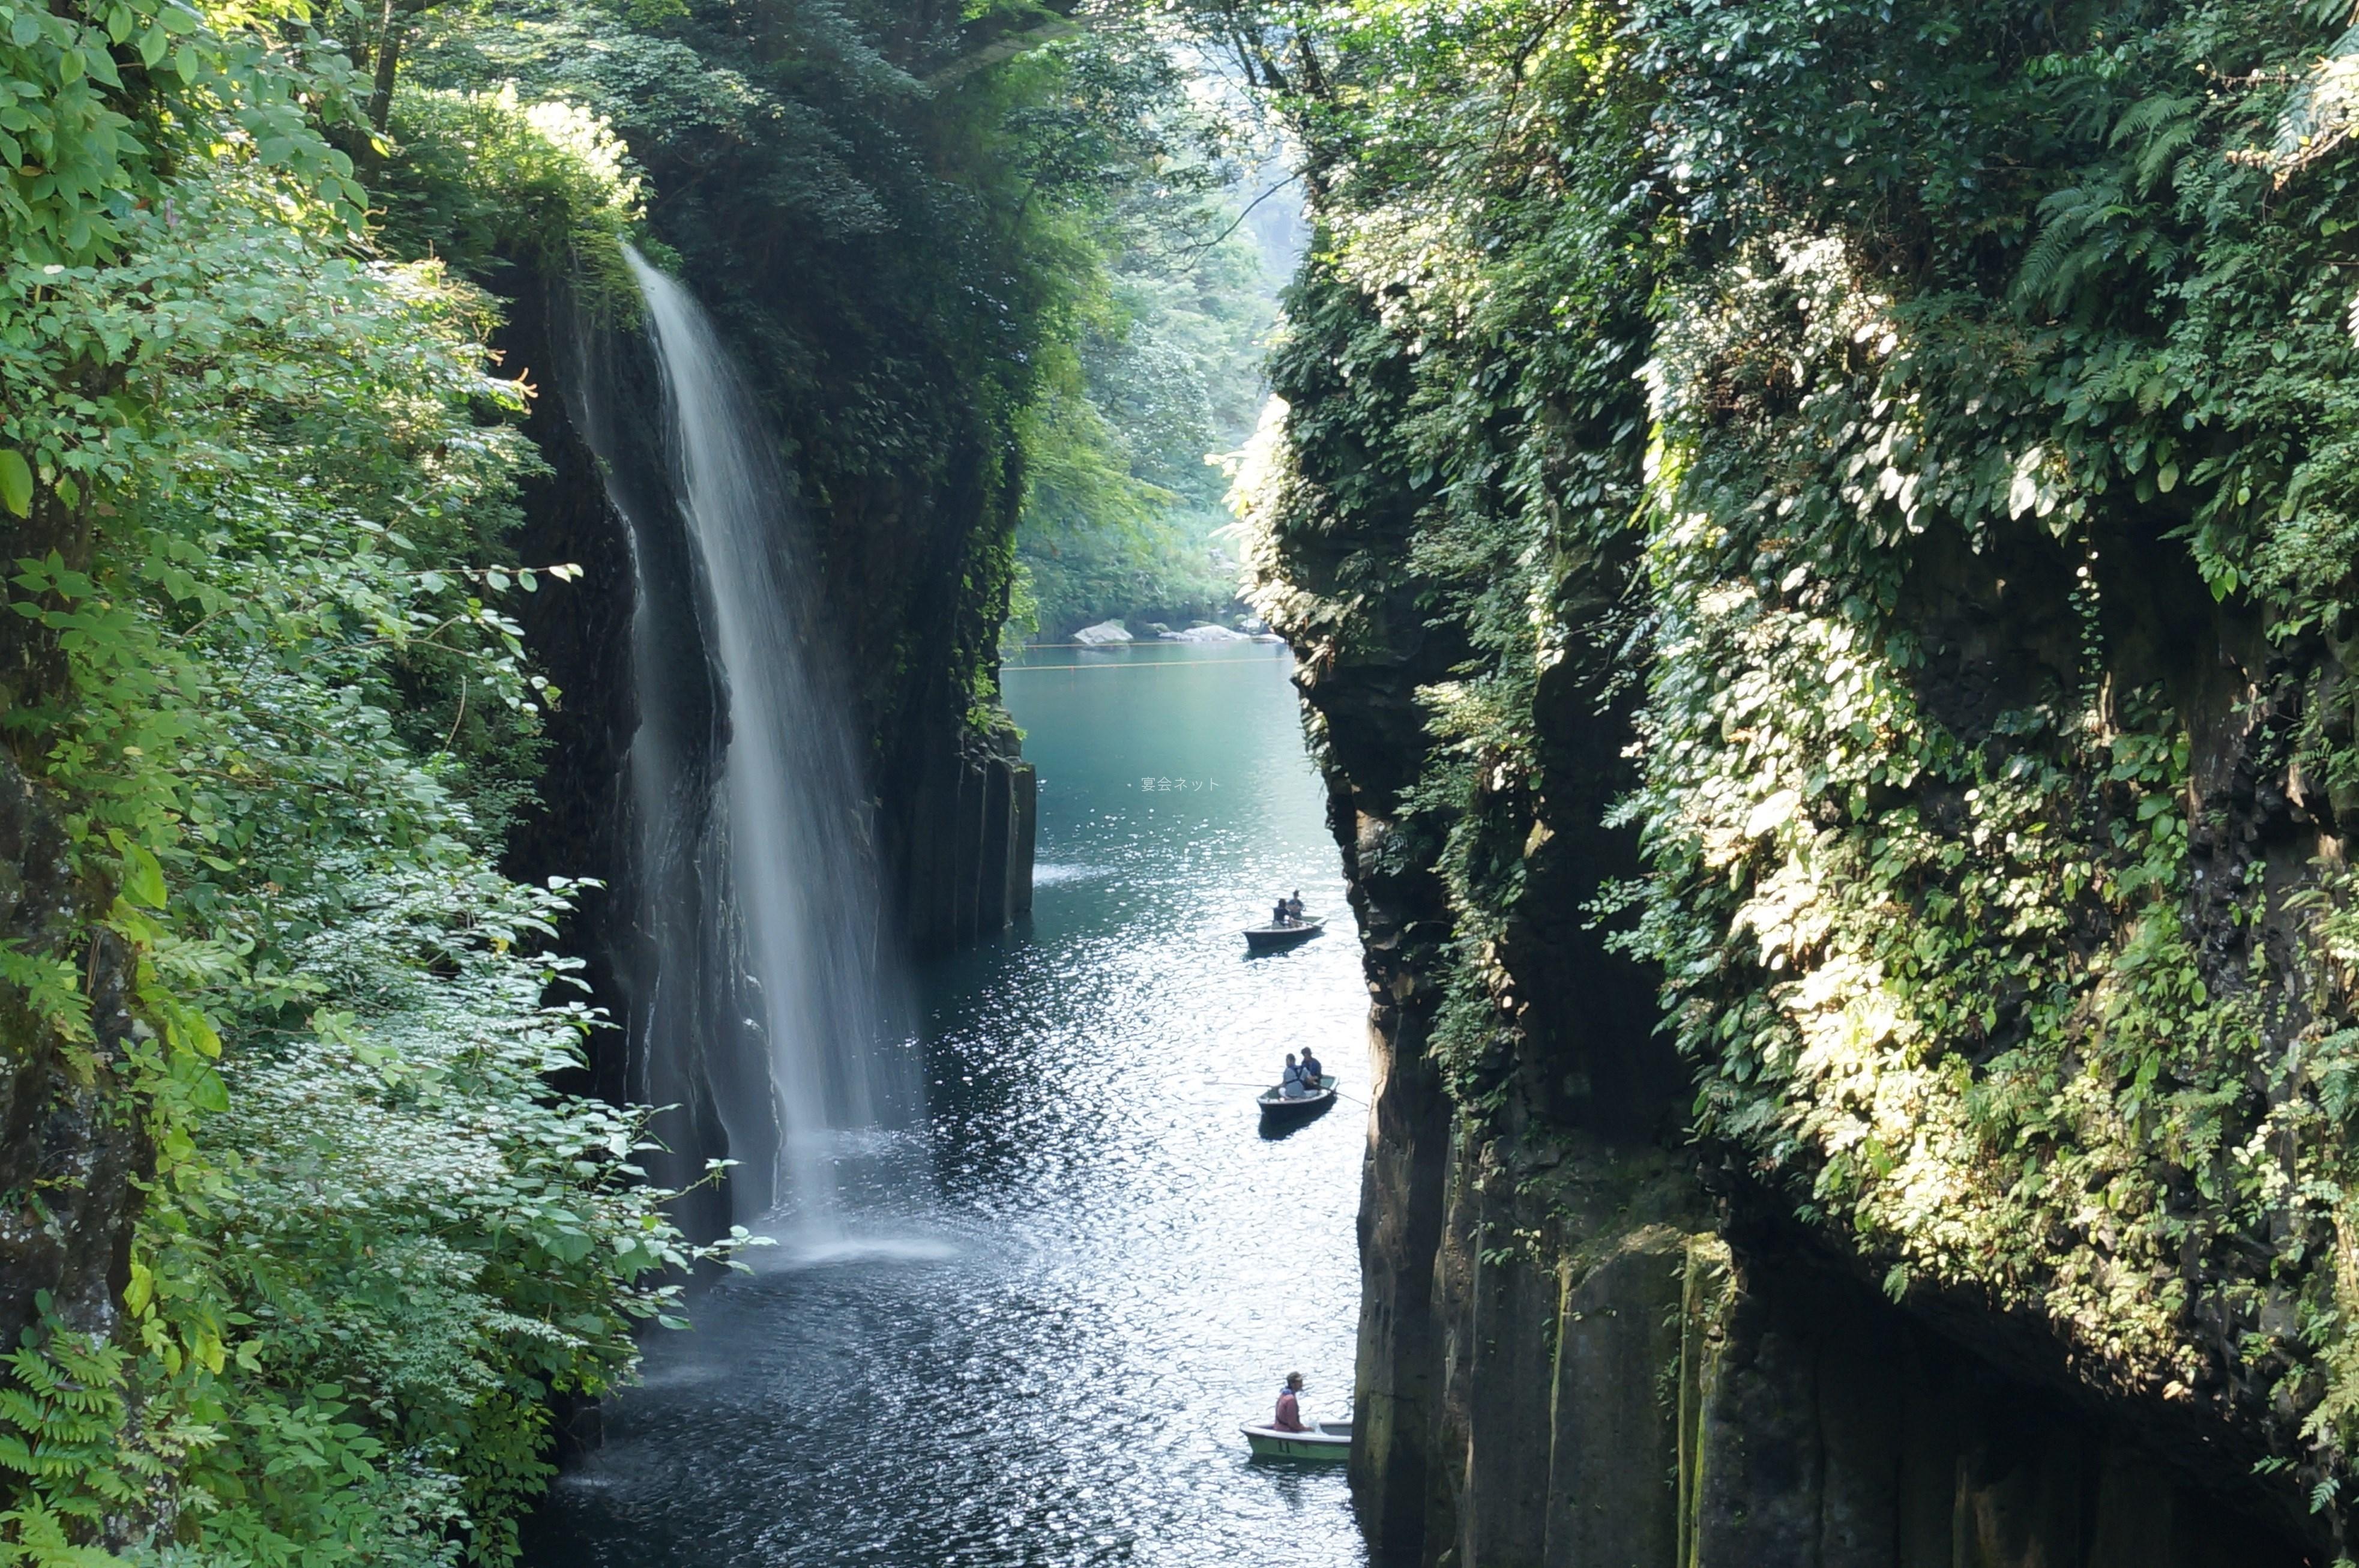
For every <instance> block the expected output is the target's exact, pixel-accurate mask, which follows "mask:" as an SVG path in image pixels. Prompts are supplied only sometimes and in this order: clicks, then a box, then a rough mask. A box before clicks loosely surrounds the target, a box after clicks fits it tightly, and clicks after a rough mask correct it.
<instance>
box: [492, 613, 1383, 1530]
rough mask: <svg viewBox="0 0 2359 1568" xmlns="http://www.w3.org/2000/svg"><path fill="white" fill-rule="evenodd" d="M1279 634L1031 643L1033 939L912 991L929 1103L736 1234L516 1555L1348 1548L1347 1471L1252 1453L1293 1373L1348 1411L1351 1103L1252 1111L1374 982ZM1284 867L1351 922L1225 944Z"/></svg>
mask: <svg viewBox="0 0 2359 1568" xmlns="http://www.w3.org/2000/svg"><path fill="white" fill-rule="evenodd" d="M1287 675H1288V664H1287V662H1286V655H1285V652H1284V650H1283V649H1280V648H1273V647H1269V646H1266V645H1259V644H1243V645H1228V646H1213V647H1194V646H1187V645H1177V644H1169V643H1160V644H1149V645H1145V646H1133V647H1128V648H1114V649H1107V650H1100V649H1076V648H1045V649H1035V650H1032V651H1030V652H1029V653H1027V656H1026V657H1025V659H1023V660H1022V661H1019V662H1015V663H1011V664H1010V666H1009V668H1008V670H1007V673H1006V682H1005V684H1006V697H1007V705H1008V708H1009V710H1010V711H1011V712H1012V713H1014V714H1015V716H1016V722H1017V723H1018V724H1021V725H1022V726H1023V727H1024V728H1025V730H1026V731H1027V738H1026V741H1025V753H1026V755H1027V757H1030V758H1031V759H1032V760H1033V761H1034V762H1035V763H1036V764H1037V765H1038V769H1039V774H1040V836H1039V870H1038V879H1037V882H1038V892H1037V902H1036V907H1035V909H1034V913H1033V917H1032V919H1031V920H1030V922H1029V924H1028V926H1027V927H1025V928H1022V929H1019V930H1017V931H1011V932H1009V933H1008V934H1007V935H1006V936H1005V937H1003V938H1002V939H1000V940H998V941H996V942H991V943H988V944H986V945H984V946H983V947H981V948H979V949H976V950H973V951H971V952H968V953H962V954H960V955H958V956H956V957H954V958H951V959H949V960H946V961H944V962H942V963H940V964H938V965H936V966H934V967H933V968H932V969H931V970H930V971H929V972H928V973H926V974H925V975H922V976H921V982H922V986H923V992H924V1012H925V1019H926V1021H925V1025H924V1032H923V1039H922V1040H919V1041H914V1042H912V1045H911V1049H913V1050H920V1051H922V1052H923V1062H924V1066H925V1074H924V1076H925V1079H926V1082H927V1083H928V1084H929V1105H928V1112H927V1116H926V1120H925V1122H924V1124H923V1125H922V1126H920V1127H912V1128H910V1129H908V1131H907V1132H905V1133H902V1134H898V1135H895V1136H892V1137H888V1138H880V1139H876V1140H874V1141H873V1142H872V1144H871V1146H869V1147H865V1148H861V1149H846V1150H843V1151H842V1152H841V1153H840V1155H839V1157H838V1158H839V1160H840V1162H841V1164H842V1166H843V1171H844V1172H845V1178H846V1185H847V1189H848V1191H849V1192H851V1193H852V1194H853V1196H852V1198H851V1200H850V1203H849V1214H848V1217H847V1220H846V1224H845V1226H844V1231H843V1239H841V1240H840V1241H837V1242H834V1243H832V1244H829V1245H825V1246H809V1245H806V1246H804V1247H801V1248H799V1249H788V1248H784V1247H781V1248H772V1249H767V1250H766V1251H764V1252H762V1253H758V1254H756V1255H755V1270H756V1271H755V1272H754V1273H753V1274H752V1275H750V1276H743V1277H739V1278H735V1279H730V1280H728V1281H726V1282H724V1283H723V1284H722V1285H720V1286H718V1287H716V1288H715V1289H713V1290H711V1291H710V1292H708V1293H707V1294H705V1295H704V1296H702V1297H701V1299H700V1300H699V1301H698V1302H697V1306H696V1310H695V1312H694V1314H693V1315H694V1317H695V1320H696V1327H695V1328H694V1329H693V1330H692V1331H691V1332H690V1333H687V1334H664V1335H660V1336H658V1338H656V1339H655V1340H654V1341H653V1342H652V1343H651V1344H650V1345H649V1355H648V1365H647V1383H646V1385H645V1387H643V1388H638V1389H636V1390H634V1391H632V1392H631V1393H630V1394H629V1395H627V1396H626V1397H625V1398H623V1399H619V1400H617V1401H615V1402H614V1405H613V1406H612V1407H611V1409H610V1410H609V1411H608V1415H607V1423H606V1424H607V1437H606V1443H605V1446H604V1447H603V1449H602V1450H601V1451H600V1452H599V1453H597V1454H594V1455H593V1456H592V1458H591V1459H590V1460H589V1461H588V1462H587V1463H586V1464H584V1465H582V1467H581V1468H579V1469H578V1470H576V1471H574V1472H572V1473H571V1474H569V1475H566V1476H565V1477H564V1478H563V1479H562V1480H560V1483H559V1484H558V1487H557V1490H556V1493H555V1495H554V1497H552V1500H551V1502H550V1505H549V1508H548V1509H547V1510H546V1511H545V1513H544V1515H543V1517H542V1519H540V1520H539V1521H538V1524H539V1528H538V1530H537V1531H536V1532H535V1533H536V1536H537V1540H536V1541H535V1545H534V1550H533V1552H532V1557H533V1561H534V1562H535V1563H537V1564H538V1568H575V1565H584V1568H588V1565H596V1568H723V1565H726V1568H753V1565H756V1564H761V1565H769V1564H796V1565H804V1564H809V1565H811V1568H820V1565H826V1568H852V1565H855V1564H876V1565H879V1568H936V1565H948V1564H962V1565H965V1564H974V1565H1000V1564H1006V1565H1015V1564H1022V1565H1025V1568H1034V1565H1038V1568H1049V1565H1061V1564H1082V1563H1089V1564H1097V1563H1139V1564H1147V1565H1151V1568H1166V1565H1169V1568H1187V1565H1194V1564H1206V1565H1210V1564H1216V1563H1217V1564H1223V1565H1226V1564H1234V1563H1244V1562H1252V1563H1256V1564H1303V1565H1306V1568H1307V1565H1314V1564H1315V1565H1317V1568H1346V1565H1350V1564H1356V1563H1362V1562H1363V1561H1364V1552H1363V1550H1362V1547H1361V1544H1360V1541H1359V1536H1358V1532H1357V1530H1356V1528H1355V1526H1354V1524H1353V1519H1352V1514H1351V1505H1350V1501H1349V1498H1348V1496H1347V1494H1346V1491H1345V1488H1344V1485H1343V1472H1342V1468H1341V1467H1340V1466H1336V1467H1332V1468H1324V1467H1322V1468H1319V1469H1315V1470H1314V1469H1309V1468H1304V1467H1296V1466H1288V1465H1270V1464H1264V1463H1258V1462H1254V1461H1251V1460H1249V1459H1248V1458H1247V1456H1246V1453H1245V1442H1244V1439H1243V1438H1242V1437H1241V1436H1240V1435H1239V1434H1238V1432H1237V1428H1238V1425H1239V1424H1240V1423H1241V1422H1242V1421H1247V1420H1263V1419H1266V1416H1267V1413H1268V1411H1269V1409H1270V1407H1271V1405H1272V1403H1273V1401H1274V1399H1275V1397H1276V1393H1277V1386H1278V1382H1279V1379H1280V1378H1281V1377H1283V1375H1284V1374H1285V1373H1287V1372H1288V1371H1291V1370H1299V1371H1301V1372H1302V1373H1304V1374H1305V1376H1306V1377H1308V1379H1309V1382H1310V1396H1309V1398H1308V1399H1307V1400H1306V1401H1305V1404H1306V1409H1307V1410H1308V1411H1309V1413H1310V1414H1312V1415H1314V1416H1335V1415H1340V1414H1342V1413H1343V1410H1344V1408H1345V1405H1346V1403H1347V1402H1348V1399H1349V1391H1350V1388H1351V1377H1352V1361H1353V1325H1354V1323H1355V1319H1356V1314H1357V1307H1358V1295H1359V1289H1358V1277H1357V1266H1356V1258H1355V1254H1354V1242H1353V1219H1354V1214H1355V1213H1356V1209H1357V1203H1358V1196H1359V1174H1360V1156H1361V1152H1362V1148H1363V1143H1364V1131H1365V1121H1364V1118H1365V1112H1364V1108H1363V1107H1362V1106H1361V1105H1358V1104H1339V1105H1336V1106H1335V1108H1334V1109H1333V1110H1332V1112H1331V1113H1329V1114H1328V1115H1326V1116H1323V1117H1321V1118H1320V1119H1318V1120H1316V1121H1313V1122H1311V1123H1310V1124H1309V1125H1307V1126H1304V1127H1299V1129H1297V1130H1295V1131H1294V1132H1292V1133H1291V1134H1289V1135H1288V1136H1286V1137H1283V1138H1265V1137H1263V1136H1262V1135H1261V1132H1260V1129H1259V1124H1258V1118H1257V1116H1256V1110H1255V1107H1254V1105H1253V1104H1252V1095H1253V1092H1254V1091H1253V1089H1252V1087H1250V1085H1253V1084H1256V1083H1269V1082H1273V1081H1275V1079H1276V1077H1277V1071H1278V1069H1279V1067H1280V1066H1282V1064H1283V1053H1284V1052H1285V1051H1288V1050H1290V1049H1295V1048H1297V1047H1298V1046H1299V1045H1300V1044H1301V1043H1303V1042H1305V1041H1310V1042H1312V1043H1315V1044H1316V1046H1317V1048H1318V1050H1319V1052H1320V1055H1321V1057H1322V1059H1323V1060H1324V1062H1325V1063H1326V1065H1327V1070H1328V1071H1329V1072H1331V1073H1337V1074H1339V1075H1340V1076H1341V1077H1342V1079H1343V1092H1344V1093H1346V1094H1353V1095H1354V1096H1364V1095H1365V1094H1366V1092H1367V1055H1366V1048H1365V1044H1364V1037H1363V1032H1362V1030H1363V1024H1362V1020H1363V1018H1364V1008H1365V995H1364V990H1363V988H1362V984H1361V981H1360V976H1359V963H1358V953H1357V946H1356V942H1355V941H1354V938H1353V932H1352V930H1351V921H1350V918H1349V913H1348V910H1347V909H1345V907H1344V903H1343V883H1342V878H1341V876H1340V872H1339V867H1338V864H1337V859H1336V855H1335V849H1334V845H1333V844H1332V841H1331V840H1330V839H1329V837H1328V834H1327V830H1326V827H1325V823H1324V821H1323V810H1324V796H1323V793H1322V791H1321V788H1320V785H1319V782H1318V779H1317V778H1316V776H1315V774H1314V773H1313V771H1312V769H1311V768H1310V763H1309V761H1308V759H1307V758H1306V757H1305V755H1304V751H1303V744H1302V735H1301V729H1300V724H1299V718H1298V715H1297V708H1296V702H1295V697H1294V692H1293V690H1292V688H1291V686H1290V685H1289V684H1288V681H1287ZM1295 887H1299V888H1300V889H1301V891H1302V896H1303V899H1304V901H1305V902H1306V903H1307V904H1309V905H1310V906H1311V908H1312V909H1314V910H1319V911H1323V912H1326V913H1328V914H1329V915H1330V916H1332V917H1334V919H1335V923H1336V926H1337V927H1338V928H1340V929H1336V930H1333V931H1331V932H1330V933H1329V934H1327V935H1324V936H1321V937H1320V938H1319V939H1317V940H1315V941H1313V942H1310V943H1309V944H1308V945H1307V946H1305V947H1303V948H1300V949H1298V950H1297V951H1295V952H1293V953H1287V954H1280V955H1276V956H1272V957H1266V958H1256V959H1248V958H1246V957H1245V954H1244V952H1243V949H1244V942H1243V941H1242V939H1241V938H1240V937H1239V936H1238V934H1237V932H1238V931H1239V929H1240V928H1241V927H1243V926H1244V925H1245V924H1247V923H1248V922H1250V921H1256V920H1259V919H1260V918H1262V917H1264V916H1265V915H1266V911H1267V909H1268V905H1269V903H1270V901H1271V899H1272V898H1274V897H1276V896H1277V894H1278V893H1280V892H1284V891H1287V890H1288V889H1291V888H1295Z"/></svg>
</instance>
